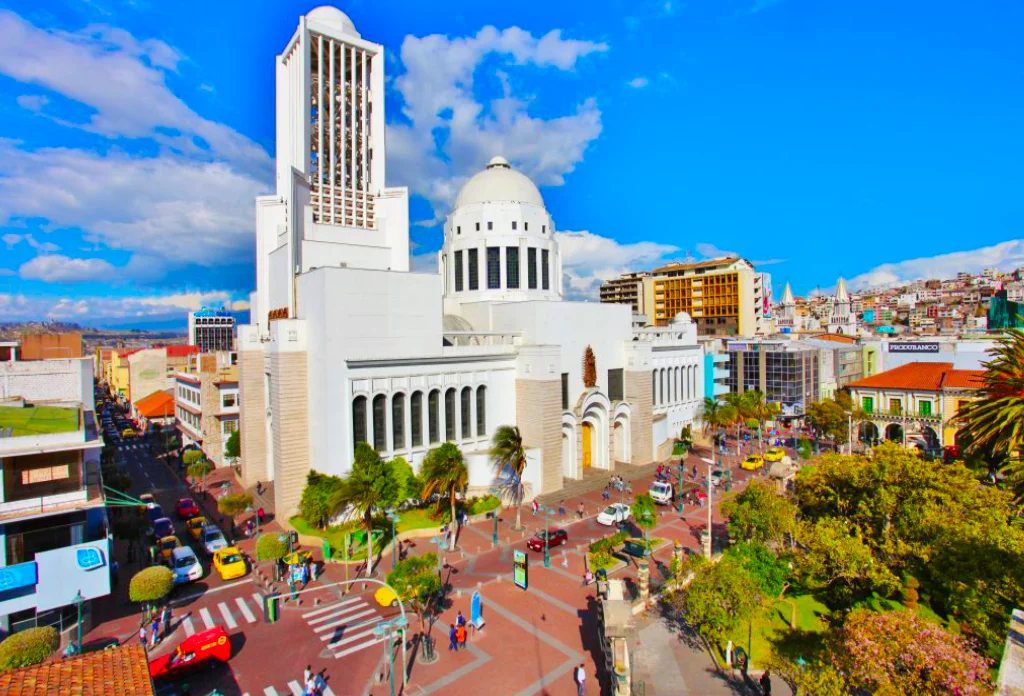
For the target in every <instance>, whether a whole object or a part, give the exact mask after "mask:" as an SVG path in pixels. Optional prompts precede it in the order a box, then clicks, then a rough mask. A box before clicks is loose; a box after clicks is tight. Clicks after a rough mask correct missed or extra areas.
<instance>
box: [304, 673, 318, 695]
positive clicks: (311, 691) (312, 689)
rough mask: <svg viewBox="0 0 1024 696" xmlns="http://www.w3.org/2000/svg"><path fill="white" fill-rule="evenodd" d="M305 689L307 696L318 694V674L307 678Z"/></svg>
mask: <svg viewBox="0 0 1024 696" xmlns="http://www.w3.org/2000/svg"><path fill="white" fill-rule="evenodd" d="M303 689H305V691H303V694H305V696H316V694H317V691H318V689H317V683H316V675H310V677H309V678H308V679H307V680H306V683H305V685H304V686H303Z"/></svg>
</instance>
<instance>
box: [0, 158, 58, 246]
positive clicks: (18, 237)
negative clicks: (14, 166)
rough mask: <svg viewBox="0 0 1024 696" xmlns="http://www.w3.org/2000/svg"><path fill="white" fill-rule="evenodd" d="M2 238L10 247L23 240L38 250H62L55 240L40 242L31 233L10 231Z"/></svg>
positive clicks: (0, 169)
mask: <svg viewBox="0 0 1024 696" xmlns="http://www.w3.org/2000/svg"><path fill="white" fill-rule="evenodd" d="M0 171H2V168H0ZM0 239H2V240H3V242H4V244H5V245H7V248H8V249H13V248H14V247H15V246H17V245H18V244H21V243H22V242H25V243H26V244H28V245H29V246H30V247H32V248H33V249H36V250H38V251H42V252H49V251H58V250H60V247H59V246H57V245H56V244H54V243H53V242H40V241H39V240H37V239H36V238H35V236H33V235H32V234H31V233H30V234H13V233H9V234H5V235H4V236H3V237H0Z"/></svg>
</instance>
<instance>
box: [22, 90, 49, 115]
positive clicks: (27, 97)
mask: <svg viewBox="0 0 1024 696" xmlns="http://www.w3.org/2000/svg"><path fill="white" fill-rule="evenodd" d="M16 101H17V102H18V106H20V107H21V108H23V109H28V110H29V111H36V112H39V111H42V109H43V107H44V106H46V105H47V104H49V103H50V100H49V99H48V98H46V97H44V96H43V95H41V94H22V95H20V96H19V97H18V98H17V100H16Z"/></svg>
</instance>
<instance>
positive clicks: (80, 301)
mask: <svg viewBox="0 0 1024 696" xmlns="http://www.w3.org/2000/svg"><path fill="white" fill-rule="evenodd" d="M234 295H235V294H234V293H233V292H229V291H227V290H213V291H209V292H184V293H171V294H167V295H141V296H133V297H109V296H104V297H68V296H59V297H47V296H42V295H24V294H20V293H2V292H0V315H3V316H4V317H8V318H9V319H11V320H18V319H23V320H24V319H70V320H75V321H78V322H79V323H82V324H92V323H102V322H103V321H104V320H110V319H146V318H150V317H167V316H174V315H183V314H184V313H185V312H188V311H192V310H196V309H199V308H201V307H210V306H220V305H223V306H225V307H227V308H229V309H231V310H234V311H242V310H245V309H248V307H249V303H248V302H246V301H245V300H234V299H232V298H233V297H234ZM182 323H183V325H184V322H182Z"/></svg>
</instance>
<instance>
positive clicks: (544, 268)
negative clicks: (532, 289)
mask: <svg viewBox="0 0 1024 696" xmlns="http://www.w3.org/2000/svg"><path fill="white" fill-rule="evenodd" d="M548 258H549V252H548V250H547V249H544V250H542V251H541V252H540V279H541V288H543V289H544V290H550V289H551V270H550V269H549V268H548Z"/></svg>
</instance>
